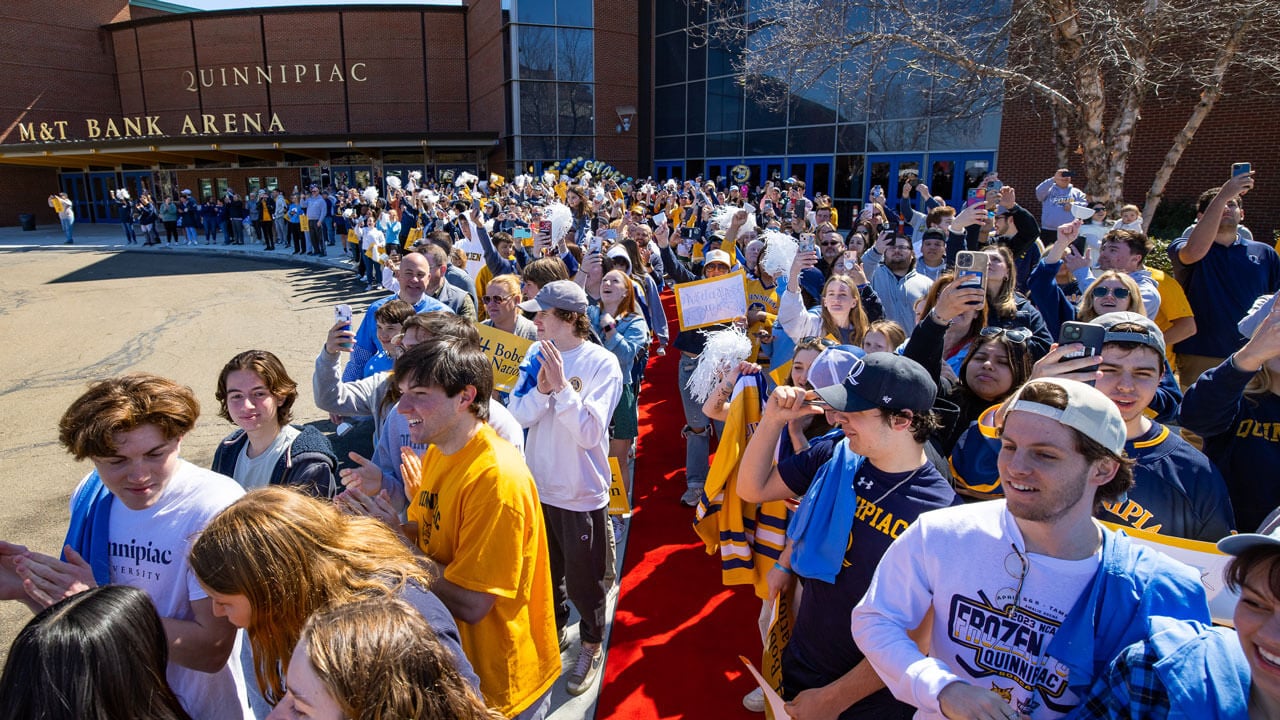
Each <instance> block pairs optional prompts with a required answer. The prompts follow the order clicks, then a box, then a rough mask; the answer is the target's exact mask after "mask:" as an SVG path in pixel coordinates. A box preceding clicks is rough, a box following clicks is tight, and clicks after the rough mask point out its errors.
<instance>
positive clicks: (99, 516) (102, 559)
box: [62, 470, 115, 585]
mask: <svg viewBox="0 0 1280 720" xmlns="http://www.w3.org/2000/svg"><path fill="white" fill-rule="evenodd" d="M114 498H115V496H114V495H112V494H111V491H110V490H107V486H106V485H104V484H103V483H102V478H100V477H98V471H97V470H94V471H93V472H91V473H89V477H88V478H86V479H85V481H84V485H83V486H81V488H80V490H79V492H77V493H76V494H75V497H73V498H71V524H70V525H69V526H68V527H67V539H66V540H64V541H63V543H62V544H63V546H64V547H65V546H67V545H70V546H71V549H73V550H75V551H76V552H78V553H80V557H82V558H84V559H85V560H87V561H88V562H89V566H90V567H92V568H93V579H94V580H96V581H97V582H98V584H99V585H106V584H107V583H109V582H111V549H110V547H109V546H108V543H107V532H108V530H109V528H110V525H111V504H112V501H113V500H114ZM62 560H63V562H66V560H67V556H66V553H65V552H63V554H62Z"/></svg>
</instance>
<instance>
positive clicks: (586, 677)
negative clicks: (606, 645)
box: [566, 643, 604, 695]
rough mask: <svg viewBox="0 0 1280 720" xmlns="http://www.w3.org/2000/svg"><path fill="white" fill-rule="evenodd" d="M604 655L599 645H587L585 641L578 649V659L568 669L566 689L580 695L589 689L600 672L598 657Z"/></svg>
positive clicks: (570, 692) (572, 693) (571, 693)
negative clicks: (571, 667) (570, 668)
mask: <svg viewBox="0 0 1280 720" xmlns="http://www.w3.org/2000/svg"><path fill="white" fill-rule="evenodd" d="M602 657H604V653H603V652H601V649H600V646H599V645H596V646H595V647H588V646H587V644H586V643H583V644H582V647H581V648H580V649H579V650H578V660H577V662H575V663H574V664H573V669H572V670H570V671H569V682H568V685H567V688H566V689H567V690H568V691H569V694H570V695H581V694H582V693H584V692H586V691H587V690H588V689H590V687H591V685H592V683H594V682H595V679H596V675H597V674H599V672H600V659H601V658H602Z"/></svg>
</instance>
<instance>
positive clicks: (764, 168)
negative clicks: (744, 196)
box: [730, 158, 786, 191]
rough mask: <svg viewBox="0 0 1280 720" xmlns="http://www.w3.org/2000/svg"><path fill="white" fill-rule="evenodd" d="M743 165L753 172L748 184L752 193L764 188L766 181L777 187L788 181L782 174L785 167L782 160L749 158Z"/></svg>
mask: <svg viewBox="0 0 1280 720" xmlns="http://www.w3.org/2000/svg"><path fill="white" fill-rule="evenodd" d="M742 164H743V165H746V166H747V169H748V170H750V171H751V174H750V176H749V177H748V179H747V184H748V185H750V186H751V190H752V191H754V190H756V189H757V188H760V187H763V186H764V184H765V182H766V181H769V180H772V181H773V182H774V184H775V185H776V184H779V183H781V182H782V181H783V180H785V179H786V176H784V175H783V174H782V169H783V166H784V165H785V163H784V162H783V160H782V158H747V159H746V160H745V161H743V163H742ZM730 169H731V170H732V168H730Z"/></svg>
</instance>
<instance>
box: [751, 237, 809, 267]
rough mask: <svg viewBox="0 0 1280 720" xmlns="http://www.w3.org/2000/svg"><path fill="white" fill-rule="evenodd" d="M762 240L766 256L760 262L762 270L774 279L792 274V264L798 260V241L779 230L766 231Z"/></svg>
mask: <svg viewBox="0 0 1280 720" xmlns="http://www.w3.org/2000/svg"><path fill="white" fill-rule="evenodd" d="M760 239H761V240H764V254H763V255H762V256H761V257H760V260H759V266H760V269H761V270H764V271H765V272H767V273H769V274H770V275H772V276H773V277H782V276H783V275H786V274H787V273H788V272H790V271H791V263H792V261H794V260H795V259H796V251H797V250H799V249H800V246H799V245H798V244H797V243H796V239H795V238H793V237H791V236H790V235H787V234H786V233H780V232H778V231H777V230H768V231H766V232H765V234H764V235H762V236H760Z"/></svg>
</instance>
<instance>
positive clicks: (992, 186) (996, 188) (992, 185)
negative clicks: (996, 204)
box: [987, 180, 1004, 193]
mask: <svg viewBox="0 0 1280 720" xmlns="http://www.w3.org/2000/svg"><path fill="white" fill-rule="evenodd" d="M1003 187H1004V183H1002V182H1000V181H999V180H992V181H991V182H989V183H987V192H989V193H991V192H994V193H998V192H1000V188H1003Z"/></svg>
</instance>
